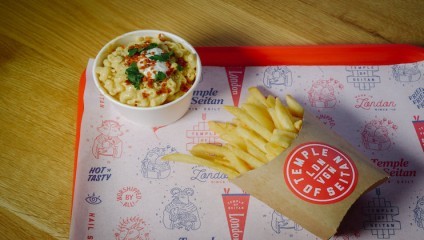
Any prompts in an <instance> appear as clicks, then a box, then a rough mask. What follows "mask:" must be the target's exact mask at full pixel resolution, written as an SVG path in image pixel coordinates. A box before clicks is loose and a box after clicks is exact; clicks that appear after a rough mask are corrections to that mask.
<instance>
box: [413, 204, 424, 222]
mask: <svg viewBox="0 0 424 240" xmlns="http://www.w3.org/2000/svg"><path fill="white" fill-rule="evenodd" d="M414 221H415V223H416V224H417V226H418V227H419V228H421V229H422V230H424V196H422V197H421V198H419V199H418V200H417V205H416V206H415V208H414Z"/></svg>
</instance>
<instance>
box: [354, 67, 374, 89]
mask: <svg viewBox="0 0 424 240" xmlns="http://www.w3.org/2000/svg"><path fill="white" fill-rule="evenodd" d="M346 71H348V72H349V74H350V75H349V76H347V78H346V80H347V82H348V83H351V84H353V86H354V87H356V88H358V89H359V90H371V88H374V87H375V86H376V84H377V83H381V80H380V77H379V76H377V75H376V73H377V72H378V71H379V68H378V66H349V67H346Z"/></svg>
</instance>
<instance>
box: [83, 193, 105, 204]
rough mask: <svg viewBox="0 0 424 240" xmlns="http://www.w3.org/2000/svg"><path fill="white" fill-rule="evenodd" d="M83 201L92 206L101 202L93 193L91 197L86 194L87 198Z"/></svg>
mask: <svg viewBox="0 0 424 240" xmlns="http://www.w3.org/2000/svg"><path fill="white" fill-rule="evenodd" d="M85 201H86V202H87V203H89V204H92V205H97V204H100V203H101V202H102V200H101V199H100V196H96V194H95V193H93V195H90V194H88V197H86V198H85Z"/></svg>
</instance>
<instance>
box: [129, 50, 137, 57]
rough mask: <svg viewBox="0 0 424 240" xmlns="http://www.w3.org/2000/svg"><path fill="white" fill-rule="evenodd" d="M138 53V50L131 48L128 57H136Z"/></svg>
mask: <svg viewBox="0 0 424 240" xmlns="http://www.w3.org/2000/svg"><path fill="white" fill-rule="evenodd" d="M137 52H138V48H131V49H128V56H130V57H132V56H134V54H136V53H137Z"/></svg>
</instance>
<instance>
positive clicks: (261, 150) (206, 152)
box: [162, 87, 304, 179]
mask: <svg viewBox="0 0 424 240" xmlns="http://www.w3.org/2000/svg"><path fill="white" fill-rule="evenodd" d="M285 101H286V103H287V105H284V104H283V103H282V102H281V100H280V99H279V98H278V97H273V96H267V97H265V96H264V95H262V93H261V92H260V91H259V90H258V89H257V88H256V87H251V88H249V89H248V96H247V100H246V103H243V104H241V107H234V106H224V108H225V109H226V110H227V111H228V112H229V113H231V114H232V115H233V116H234V117H235V118H234V119H233V120H232V121H231V122H215V121H209V122H208V126H209V129H210V130H211V131H213V132H215V133H216V134H217V135H218V136H219V137H220V138H221V139H222V140H223V141H225V143H224V144H222V145H216V144H211V143H199V144H197V145H195V146H194V147H193V148H192V149H191V150H190V153H191V155H189V154H181V153H174V154H169V155H166V156H164V157H163V158H162V160H166V161H177V162H184V163H190V164H197V165H203V166H206V167H210V168H212V169H214V170H216V171H220V172H222V173H224V174H226V175H227V176H228V178H230V179H231V178H235V177H237V176H239V175H240V174H243V173H245V172H247V171H250V170H253V169H255V168H259V167H261V166H262V165H264V164H266V163H268V162H269V161H271V160H273V159H274V158H275V157H277V156H278V155H280V154H281V152H283V151H284V150H285V149H286V148H288V147H289V146H290V145H291V143H292V141H293V140H294V139H295V138H296V137H297V135H298V133H299V131H300V130H301V128H302V123H303V120H302V119H303V114H304V109H303V107H302V105H301V104H300V103H299V102H297V101H296V100H295V99H294V98H293V97H292V96H291V95H286V96H285Z"/></svg>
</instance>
